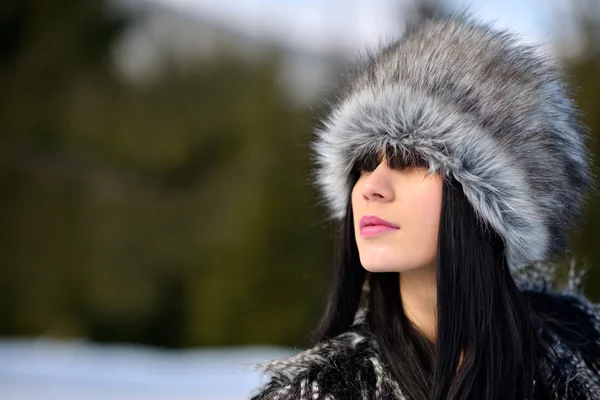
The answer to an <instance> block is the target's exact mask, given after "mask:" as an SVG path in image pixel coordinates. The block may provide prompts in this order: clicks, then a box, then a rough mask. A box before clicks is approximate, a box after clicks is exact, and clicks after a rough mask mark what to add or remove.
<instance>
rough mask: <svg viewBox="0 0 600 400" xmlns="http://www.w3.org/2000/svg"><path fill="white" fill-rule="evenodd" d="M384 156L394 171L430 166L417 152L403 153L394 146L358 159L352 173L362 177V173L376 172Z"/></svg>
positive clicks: (368, 153)
mask: <svg viewBox="0 0 600 400" xmlns="http://www.w3.org/2000/svg"><path fill="white" fill-rule="evenodd" d="M384 156H385V158H386V163H387V165H388V166H389V167H390V168H393V169H402V168H405V167H427V166H428V163H427V161H426V160H425V158H424V157H423V156H422V155H421V154H419V153H417V152H416V151H401V150H399V149H397V148H395V147H393V146H386V147H385V148H384V149H381V150H379V151H378V152H375V151H370V152H367V153H365V154H363V155H361V156H360V157H358V158H357V159H356V161H355V162H354V165H353V167H352V173H353V174H358V175H360V173H361V172H372V171H374V170H375V168H377V166H379V164H381V162H382V161H383V157H384Z"/></svg>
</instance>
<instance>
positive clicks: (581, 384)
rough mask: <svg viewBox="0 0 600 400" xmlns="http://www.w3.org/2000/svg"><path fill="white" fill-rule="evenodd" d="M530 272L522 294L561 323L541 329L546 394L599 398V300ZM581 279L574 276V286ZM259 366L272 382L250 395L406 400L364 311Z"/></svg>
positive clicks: (278, 398)
mask: <svg viewBox="0 0 600 400" xmlns="http://www.w3.org/2000/svg"><path fill="white" fill-rule="evenodd" d="M529 278H530V279H527V280H522V281H520V283H519V284H520V287H521V289H522V292H523V293H524V294H525V295H527V296H528V297H529V298H530V299H531V303H532V305H533V306H534V308H535V309H536V311H537V312H539V313H544V314H545V315H550V316H552V317H554V318H556V320H557V321H558V323H556V324H552V325H551V326H550V325H549V326H547V327H545V328H544V330H543V332H541V334H542V339H543V343H544V346H545V348H546V350H547V352H546V356H545V357H544V358H543V359H542V360H541V361H540V374H541V375H540V377H541V379H542V380H543V381H544V383H545V385H544V386H545V387H547V388H548V390H549V392H550V393H548V394H546V395H544V396H545V397H544V398H551V399H569V400H570V399H600V306H598V305H595V304H591V303H590V302H589V301H588V300H587V299H586V298H585V296H584V295H583V294H582V292H581V291H579V290H577V289H575V288H574V287H569V286H568V285H567V287H566V288H564V289H563V290H560V291H559V290H555V289H552V288H550V287H549V286H548V285H547V284H546V281H544V280H539V279H531V277H529ZM576 279H577V278H575V277H574V276H570V278H569V284H570V285H571V286H572V285H573V284H574V283H577V282H576ZM260 367H261V369H262V370H263V372H264V373H266V374H268V375H269V376H270V380H269V381H268V382H267V383H265V384H264V385H263V386H262V387H261V388H259V389H258V390H257V393H256V395H255V396H254V397H253V398H252V400H259V399H271V400H291V399H294V400H298V399H306V400H309V399H312V400H318V399H324V400H334V399H335V400H337V399H399V400H402V399H407V397H405V396H404V395H403V393H402V390H401V389H400V386H399V384H398V382H397V381H396V380H395V379H394V378H393V377H392V376H391V374H390V373H389V371H388V370H387V369H386V367H385V365H384V362H383V360H382V357H381V354H380V353H379V351H378V345H377V341H376V340H375V338H373V337H372V336H370V335H369V334H368V333H367V331H366V329H365V325H364V319H363V318H362V317H361V316H358V317H357V319H356V321H355V324H354V325H353V326H352V327H351V328H350V329H349V330H347V331H346V332H344V333H342V334H340V335H338V336H337V337H335V338H332V339H329V340H327V341H325V342H323V343H320V344H317V345H316V346H314V347H312V348H309V349H306V350H304V351H301V352H299V353H298V354H296V355H294V356H291V357H288V358H284V359H280V360H274V361H269V362H265V363H262V364H261V365H260ZM537 386H539V383H538V384H536V387H537ZM536 390H537V388H536ZM538 392H539V391H538ZM540 395H541V393H537V395H536V398H540V397H539V396H540ZM546 396H547V397H546Z"/></svg>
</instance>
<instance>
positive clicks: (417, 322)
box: [399, 266, 437, 343]
mask: <svg viewBox="0 0 600 400" xmlns="http://www.w3.org/2000/svg"><path fill="white" fill-rule="evenodd" d="M399 275H400V278H399V279H400V298H401V300H402V307H403V309H404V313H405V315H406V317H407V318H408V319H409V320H410V321H411V322H412V324H413V325H414V326H415V327H416V328H417V329H418V330H419V331H420V332H421V333H422V334H423V335H425V337H427V338H428V339H429V340H430V341H431V342H432V343H435V342H436V325H437V282H436V279H437V276H436V269H435V267H434V266H430V267H423V268H416V269H413V270H409V271H404V272H401V273H400V274H399Z"/></svg>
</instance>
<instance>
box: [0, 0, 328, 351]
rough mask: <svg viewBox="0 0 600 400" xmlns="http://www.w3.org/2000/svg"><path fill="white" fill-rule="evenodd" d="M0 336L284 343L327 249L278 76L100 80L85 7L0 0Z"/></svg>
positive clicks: (115, 28) (106, 52)
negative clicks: (140, 81)
mask: <svg viewBox="0 0 600 400" xmlns="http://www.w3.org/2000/svg"><path fill="white" fill-rule="evenodd" d="M0 10H1V14H0V15H1V17H0V18H1V19H0V21H1V22H2V25H1V28H0V42H1V43H2V44H4V45H5V46H3V47H2V48H3V53H2V59H1V62H2V64H1V66H0V68H1V69H0V90H2V93H3V96H2V98H1V99H0V105H1V107H0V118H1V122H2V128H3V129H2V133H1V136H0V138H1V139H0V140H2V147H1V148H2V152H1V153H0V162H1V165H2V169H1V171H0V187H2V189H3V196H2V197H1V200H0V202H1V205H2V207H1V209H0V221H1V222H2V226H3V229H2V240H1V243H0V249H1V252H2V253H1V254H2V256H3V257H2V264H1V265H0V293H2V294H1V295H0V296H1V297H0V316H1V317H0V334H3V335H38V334H51V335H56V336H84V337H89V338H92V339H95V340H101V341H135V342H140V343H147V344H153V345H161V346H171V347H179V346H190V345H218V344H241V343H280V344H300V343H302V341H303V340H304V339H306V337H307V331H308V329H309V328H310V327H311V326H313V324H314V320H315V318H316V315H317V313H318V305H319V302H320V297H321V296H320V295H319V294H320V293H322V290H323V287H322V286H323V285H322V280H323V279H322V277H323V275H324V274H325V273H326V270H327V268H326V266H327V259H328V258H329V254H328V253H329V251H328V250H327V249H328V248H329V247H330V246H329V242H330V238H329V236H328V232H327V231H326V228H323V227H320V226H321V225H320V224H318V223H317V222H318V221H319V220H320V219H321V218H320V210H319V208H318V207H316V206H315V205H316V200H315V194H314V193H313V189H312V188H311V186H310V184H309V182H307V177H308V172H309V168H310V167H309V162H308V157H307V151H308V149H307V146H306V144H307V142H308V135H309V134H310V132H311V130H312V125H313V121H312V120H311V118H312V115H313V112H314V111H308V110H305V109H302V110H298V109H296V108H295V107H294V106H292V103H291V102H290V101H289V99H288V97H287V94H286V93H284V92H283V91H282V89H281V88H280V87H279V86H278V84H277V83H276V76H277V73H278V69H279V65H280V62H279V60H278V58H277V56H276V54H273V56H272V57H271V58H267V59H265V60H262V61H260V62H249V61H244V60H243V59H241V58H239V57H235V56H232V55H227V54H225V53H224V54H212V55H211V57H210V58H207V59H204V60H200V61H199V64H198V66H197V68H195V69H188V70H187V71H188V72H185V73H182V72H180V71H178V70H176V69H167V70H165V71H164V73H163V75H162V76H161V77H160V79H158V80H157V81H155V82H154V83H151V84H148V85H146V86H134V85H130V84H128V83H124V82H120V81H119V80H118V79H116V78H115V74H114V71H113V70H112V65H111V59H110V55H111V49H112V46H113V45H114V43H115V40H118V38H119V35H120V34H121V32H123V30H124V29H126V28H127V23H128V19H127V18H123V16H122V12H119V10H118V9H114V8H110V7H108V5H107V3H104V2H100V1H96V2H94V1H87V2H79V1H66V0H64V1H61V2H59V3H56V2H54V3H53V4H52V5H47V4H45V3H44V2H41V1H37V2H36V1H26V2H17V1H14V2H10V3H3V5H2V6H1V8H0Z"/></svg>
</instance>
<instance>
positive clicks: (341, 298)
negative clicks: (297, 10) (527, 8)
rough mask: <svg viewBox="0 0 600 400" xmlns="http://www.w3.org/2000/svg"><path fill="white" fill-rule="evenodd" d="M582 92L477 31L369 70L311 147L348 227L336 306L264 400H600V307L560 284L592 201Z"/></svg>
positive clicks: (420, 35)
mask: <svg viewBox="0 0 600 400" xmlns="http://www.w3.org/2000/svg"><path fill="white" fill-rule="evenodd" d="M566 93H567V92H566V90H565V88H564V87H563V85H562V83H561V81H560V75H559V72H558V70H557V68H556V67H555V66H554V65H552V63H551V62H550V61H548V60H547V59H545V58H543V57H541V56H540V55H538V54H537V53H536V52H535V49H533V48H530V47H527V46H523V45H520V44H518V43H517V42H516V41H515V39H514V38H513V37H512V36H511V35H510V34H508V33H506V32H502V31H497V30H495V29H493V28H491V27H490V26H487V25H485V24H481V23H477V22H474V21H473V20H471V19H470V18H468V17H465V16H452V17H445V18H439V19H432V20H428V21H426V22H424V23H422V24H420V25H418V26H415V27H412V28H410V29H409V30H408V31H407V32H406V33H405V34H404V35H403V37H402V38H401V39H399V40H397V41H395V42H393V43H391V44H390V45H388V46H387V47H385V48H384V49H382V50H381V51H380V52H379V53H378V54H376V55H374V56H371V57H369V58H368V59H366V60H364V61H363V62H361V63H359V64H358V66H357V68H356V69H355V71H354V72H353V73H352V74H351V75H350V77H349V79H348V82H347V84H346V85H345V88H344V89H343V90H341V91H340V94H339V96H338V102H337V104H336V105H334V106H333V108H332V111H331V112H330V114H329V115H328V117H327V118H326V120H325V121H324V123H323V127H322V128H321V129H319V130H318V131H317V135H316V139H315V141H314V143H313V149H314V154H315V161H316V163H317V168H316V170H315V178H316V184H317V185H318V187H319V188H320V189H321V191H322V194H323V196H324V199H325V201H326V203H327V205H328V206H329V208H330V210H331V215H332V217H333V218H335V219H336V220H339V221H340V228H341V231H340V236H339V245H338V251H339V254H338V257H337V258H336V260H335V265H334V279H333V283H332V287H331V290H330V294H329V300H328V303H327V308H326V311H325V314H324V317H323V319H322V322H321V325H320V327H319V329H318V330H317V334H316V338H315V344H314V347H312V348H309V349H307V350H305V351H302V352H300V353H298V354H297V355H295V356H292V357H289V358H287V359H282V360H276V361H272V362H269V363H267V364H266V365H265V366H264V367H265V370H266V372H268V373H269V374H270V379H269V380H268V381H267V382H266V383H265V384H264V385H263V386H262V387H261V388H259V389H258V391H257V394H256V395H255V397H254V399H280V400H285V399H336V400H337V399H411V400H412V399H600V308H599V307H598V306H597V305H593V304H591V303H590V302H589V301H588V300H587V299H586V298H585V297H584V296H583V294H582V293H581V292H580V291H579V289H576V288H574V287H572V286H573V285H571V288H570V289H571V290H565V289H562V290H559V289H558V288H556V287H550V285H548V283H550V284H552V283H553V281H552V279H553V276H552V273H551V272H552V269H551V268H548V267H549V266H550V265H552V264H550V263H548V262H549V261H550V260H551V258H553V257H556V256H563V255H567V254H568V248H567V233H568V230H569V229H570V228H571V227H573V226H575V225H576V224H577V218H578V214H579V212H580V209H581V204H582V201H583V200H584V198H585V196H586V195H587V193H588V192H589V189H591V188H592V184H591V177H590V171H589V167H588V163H587V159H588V154H587V150H586V147H585V136H586V132H585V130H584V129H583V128H582V126H581V125H579V123H578V122H577V120H576V114H577V113H576V109H575V108H574V106H573V105H572V104H571V102H570V100H569V99H568V97H567V94H566ZM542 262H546V263H543V264H542ZM532 266H533V272H532V268H531V267H532ZM544 266H546V267H545V269H542V267H544ZM575 280H576V278H575V277H571V283H576V282H575Z"/></svg>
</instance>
